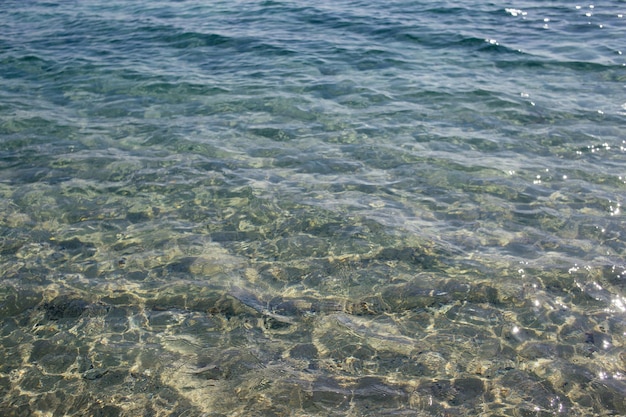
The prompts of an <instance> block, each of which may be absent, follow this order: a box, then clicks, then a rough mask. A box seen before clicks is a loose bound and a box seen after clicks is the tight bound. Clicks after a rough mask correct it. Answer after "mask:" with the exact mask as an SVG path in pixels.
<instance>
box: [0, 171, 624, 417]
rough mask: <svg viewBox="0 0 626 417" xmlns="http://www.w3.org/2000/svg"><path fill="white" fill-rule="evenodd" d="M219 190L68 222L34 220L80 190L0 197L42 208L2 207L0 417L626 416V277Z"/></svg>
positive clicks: (209, 184) (214, 185)
mask: <svg viewBox="0 0 626 417" xmlns="http://www.w3.org/2000/svg"><path fill="white" fill-rule="evenodd" d="M221 181H222V180H221V179H220V178H218V177H215V178H212V179H210V180H209V179H204V180H202V181H199V182H198V183H196V184H193V185H181V186H176V187H172V188H171V189H172V190H176V193H177V195H178V193H181V192H182V195H184V196H185V198H184V199H181V200H180V203H179V204H176V203H175V202H173V201H170V198H171V197H173V196H168V194H167V192H166V190H164V189H161V190H159V192H158V193H155V192H152V191H147V190H146V191H144V192H143V193H141V194H143V195H144V198H139V199H137V198H134V197H124V199H123V201H125V202H127V203H128V204H132V206H129V207H125V208H124V209H119V208H113V207H117V206H119V205H120V203H119V202H116V201H102V202H101V204H98V205H97V206H96V205H94V206H93V207H85V208H84V211H82V212H80V213H77V216H79V217H80V218H77V219H75V220H74V221H72V222H67V223H63V222H53V221H51V220H48V219H45V218H39V219H36V218H35V217H36V216H42V214H41V213H42V212H43V211H45V210H50V211H54V210H55V208H56V207H55V203H54V202H55V201H59V199H62V200H63V201H64V202H65V204H72V205H74V206H77V207H78V206H80V205H81V204H82V203H81V200H82V199H83V193H84V187H81V188H76V189H72V188H71V187H68V186H67V185H63V186H59V189H58V190H56V191H55V192H46V191H43V192H41V191H38V187H37V186H36V185H32V186H28V187H25V188H27V189H29V190H28V191H26V190H22V195H21V196H18V195H17V193H16V192H14V193H13V194H10V195H6V194H5V197H6V198H7V199H8V200H13V201H22V199H26V198H28V197H27V196H28V195H31V194H37V198H36V200H37V201H40V200H43V201H49V204H48V205H47V206H46V207H41V206H34V205H31V206H30V207H31V211H30V212H29V211H28V208H27V206H22V207H24V208H26V209H27V210H26V211H25V212H24V211H18V210H16V206H15V205H7V206H6V207H5V213H6V215H5V216H4V217H3V227H4V230H6V231H7V232H9V233H5V235H4V236H5V238H4V241H3V257H4V259H5V262H4V263H3V265H2V268H3V270H4V271H5V272H4V284H3V294H2V296H3V297H2V298H3V302H2V305H1V310H0V312H1V314H2V317H3V323H2V333H1V335H0V337H1V340H2V347H1V355H2V357H3V361H2V366H1V368H0V371H1V372H2V375H3V376H2V378H1V379H0V383H1V384H2V385H1V387H2V392H3V396H4V399H3V402H2V414H3V415H5V416H13V415H15V416H17V415H36V414H37V411H38V410H39V414H40V415H106V416H117V415H125V416H131V415H303V416H304V415H337V416H340V415H341V416H343V415H372V416H374V415H405V414H406V415H424V416H430V415H511V416H518V415H519V416H526V415H528V416H530V415H533V416H534V415H554V414H564V415H580V416H583V415H596V414H597V415H600V414H604V413H606V410H613V411H611V412H614V413H618V414H623V413H626V399H625V397H624V395H623V393H624V390H625V389H626V381H624V380H622V379H621V377H620V376H621V375H623V373H624V369H625V366H626V355H625V354H624V350H623V346H624V334H625V332H626V324H625V323H624V320H623V316H622V315H616V314H614V312H615V311H616V310H618V309H617V308H616V307H620V308H623V306H621V305H619V306H615V305H612V303H614V302H615V301H616V300H617V298H615V297H616V296H615V295H616V294H618V293H620V292H621V291H622V290H623V287H622V278H623V276H622V275H621V274H622V273H623V271H622V270H616V269H614V268H611V267H607V268H593V269H581V270H576V269H575V268H567V267H565V266H564V267H561V268H559V267H554V268H551V269H541V270H538V269H536V268H533V267H531V266H525V265H511V264H510V263H509V262H507V261H506V260H504V259H498V258H496V259H489V258H487V257H485V258H480V257H478V258H475V257H471V256H468V255H467V254H463V253H458V252H457V251H455V250H454V248H451V247H447V246H446V245H445V244H443V243H441V242H436V241H432V240H431V241H423V240H421V239H419V238H418V237H413V236H412V237H406V236H397V235H394V234H393V233H390V232H389V230H387V228H386V227H384V226H383V225H381V224H380V223H378V222H376V221H372V220H369V219H367V218H365V217H362V216H358V215H355V216H351V215H343V216H341V215H337V214H333V213H331V212H329V211H327V210H324V209H319V208H314V207H312V206H309V205H302V204H297V203H290V202H288V201H281V202H271V201H268V200H267V199H264V198H258V197H256V196H255V195H254V193H252V192H251V190H250V189H248V188H239V189H228V190H227V189H226V188H225V187H223V186H220V184H221ZM31 188H32V189H31ZM97 188H98V187H97V186H96V185H94V189H93V191H92V192H94V193H95V194H98V189H97ZM181 188H182V189H181ZM77 191H79V192H77ZM5 192H8V191H5ZM119 195H120V196H123V195H124V193H123V192H120V193H119ZM57 204H58V203H57ZM475 210H476V211H475V213H474V215H475V216H480V215H481V213H483V211H482V210H480V209H478V208H477V209H475ZM435 214H436V215H440V216H445V215H452V211H451V210H440V211H438V212H435V213H433V215H435ZM25 227H28V228H29V229H30V233H29V235H28V236H37V237H38V240H37V241H29V242H26V241H20V238H19V235H20V234H19V233H17V231H19V230H21V229H22V228H25ZM11 231H13V233H10V232H11ZM581 233H584V231H576V232H574V234H573V236H572V237H571V239H576V238H577V237H578V236H580V234H581ZM12 235H13V236H16V238H15V239H13V240H11V237H10V236H12ZM515 244H516V239H515V238H511V239H506V238H503V240H502V242H501V245H502V246H504V247H506V246H508V245H515ZM537 244H541V243H537ZM560 244H563V243H559V242H552V243H551V245H552V247H553V248H554V249H555V250H557V249H558V248H559V245H560Z"/></svg>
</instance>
